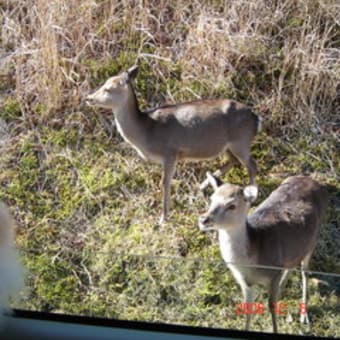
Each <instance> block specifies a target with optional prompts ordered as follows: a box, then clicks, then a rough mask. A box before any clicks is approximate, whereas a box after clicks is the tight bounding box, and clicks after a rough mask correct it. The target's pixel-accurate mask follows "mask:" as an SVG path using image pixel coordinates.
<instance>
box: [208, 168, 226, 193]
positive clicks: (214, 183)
mask: <svg viewBox="0 0 340 340" xmlns="http://www.w3.org/2000/svg"><path fill="white" fill-rule="evenodd" d="M206 176H207V180H208V182H209V184H210V185H211V186H212V187H213V188H214V190H216V189H217V188H218V187H219V186H221V185H222V184H223V183H222V181H221V180H220V179H219V178H217V177H215V176H214V175H213V174H212V173H211V172H209V171H207V173H206Z"/></svg>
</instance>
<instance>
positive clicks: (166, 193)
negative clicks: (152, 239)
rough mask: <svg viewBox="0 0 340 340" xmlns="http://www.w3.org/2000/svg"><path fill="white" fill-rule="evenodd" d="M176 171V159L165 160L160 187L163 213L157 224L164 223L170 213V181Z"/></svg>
mask: <svg viewBox="0 0 340 340" xmlns="http://www.w3.org/2000/svg"><path fill="white" fill-rule="evenodd" d="M175 169H176V157H171V158H167V159H166V160H164V162H163V175H162V186H163V211H162V215H161V218H160V220H159V223H160V224H162V223H164V222H165V221H166V220H167V218H168V214H169V211H170V201H171V180H172V178H173V176H174V173H175Z"/></svg>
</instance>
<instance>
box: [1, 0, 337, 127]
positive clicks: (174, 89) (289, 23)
mask: <svg viewBox="0 0 340 340" xmlns="http://www.w3.org/2000/svg"><path fill="white" fill-rule="evenodd" d="M1 13H2V19H1V22H2V29H1V45H2V51H1V52H2V53H6V54H7V58H6V60H7V62H8V63H9V64H10V65H11V67H10V68H7V73H8V75H9V76H10V77H13V78H14V79H15V82H16V97H17V99H18V100H19V102H20V105H21V108H22V110H23V111H24V112H27V113H30V114H33V115H35V114H38V116H42V117H43V120H44V121H45V120H48V119H50V118H51V117H53V116H54V115H56V114H58V113H59V114H60V112H63V110H67V111H70V110H77V109H78V107H79V104H80V102H81V98H82V97H83V95H84V94H85V93H86V92H87V91H88V89H89V87H90V84H89V83H90V77H91V74H90V69H89V67H88V64H86V61H88V60H95V61H96V63H98V65H100V63H105V62H107V60H111V59H112V60H114V59H115V58H118V57H119V56H120V55H121V54H122V53H124V52H125V53H128V55H127V59H128V60H127V62H126V63H128V64H130V65H132V64H134V63H135V62H141V61H145V62H147V63H148V65H149V66H151V71H150V73H149V74H148V76H149V77H150V76H151V77H152V79H149V80H150V81H152V82H155V83H157V82H164V83H168V84H167V85H169V82H170V80H171V78H172V77H173V74H172V73H171V69H172V68H173V66H174V65H177V66H178V67H179V68H180V70H181V72H180V75H179V77H180V78H179V80H178V81H177V82H176V84H175V86H170V85H169V86H165V88H163V89H161V90H163V93H162V95H163V97H165V98H166V100H167V101H175V100H185V99H189V98H195V97H198V98H200V97H217V96H222V95H223V96H230V97H234V98H237V99H240V100H243V101H246V102H248V103H249V104H251V105H253V106H255V107H256V108H257V109H258V110H259V111H260V112H262V113H263V114H264V115H266V117H267V118H269V119H272V120H271V121H272V122H275V124H279V125H280V126H282V127H285V128H288V129H294V128H295V127H296V122H299V123H301V124H302V125H305V126H308V127H310V126H311V125H313V126H316V124H315V123H318V126H320V123H325V122H327V123H330V122H331V121H332V120H333V121H334V119H333V118H334V115H336V114H339V112H338V111H337V110H338V106H337V104H338V103H337V102H336V99H337V90H338V84H339V77H340V74H339V72H340V71H339V69H340V61H339V60H340V52H339V35H338V33H339V30H338V29H339V20H340V14H339V13H340V5H339V3H338V2H337V1H325V0H319V1H314V0H309V1H302V0H301V1H292V0H285V1H271V2H268V1H264V0H260V1H257V0H256V1H255V0H252V1H246V0H238V1H225V2H223V1H207V2H205V3H204V4H202V3H201V2H200V1H191V2H184V1H181V0H177V1H161V2H160V3H159V2H158V1H157V2H155V1H145V2H142V1H93V0H85V1H80V0H75V1H66V0H64V1H62V0H59V1H47V0H36V1H13V0H12V1H2V5H1ZM130 52H133V54H129V53H130ZM129 58H130V59H129ZM8 63H7V65H8ZM120 67H121V65H119V64H118V65H117V67H116V68H117V71H118V70H119V68H120ZM156 89H157V87H156ZM151 99H154V98H151ZM150 104H151V105H152V103H150Z"/></svg>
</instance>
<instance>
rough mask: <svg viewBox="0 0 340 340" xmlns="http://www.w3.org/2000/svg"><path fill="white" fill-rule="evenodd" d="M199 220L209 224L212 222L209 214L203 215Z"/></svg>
mask: <svg viewBox="0 0 340 340" xmlns="http://www.w3.org/2000/svg"><path fill="white" fill-rule="evenodd" d="M199 220H200V222H201V223H202V224H207V223H209V222H210V217H209V216H208V215H202V216H200V218H199Z"/></svg>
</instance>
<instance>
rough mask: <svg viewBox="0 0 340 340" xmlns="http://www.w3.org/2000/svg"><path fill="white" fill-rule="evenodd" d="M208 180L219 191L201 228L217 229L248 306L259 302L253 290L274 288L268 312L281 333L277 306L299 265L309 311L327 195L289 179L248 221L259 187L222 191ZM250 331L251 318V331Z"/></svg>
mask: <svg viewBox="0 0 340 340" xmlns="http://www.w3.org/2000/svg"><path fill="white" fill-rule="evenodd" d="M207 177H208V180H209V182H210V184H211V185H212V186H213V187H214V189H215V192H214V194H213V195H212V196H211V204H210V207H209V209H208V212H207V213H205V214H204V215H202V216H200V218H199V227H200V229H201V230H202V231H206V230H218V235H219V244H220V250H221V253H222V257H223V259H224V261H225V262H226V263H227V265H228V267H229V269H230V270H231V272H232V274H233V276H234V278H235V280H236V281H237V282H238V284H239V285H240V286H241V289H242V293H243V298H244V300H245V302H246V304H251V303H253V301H254V299H255V295H254V290H253V286H254V285H256V284H261V285H264V286H265V287H267V288H268V289H269V305H268V307H269V310H270V312H271V316H272V324H273V331H274V332H277V323H276V313H275V304H276V302H277V300H278V299H279V296H280V292H281V290H282V288H283V287H284V283H285V281H286V278H287V275H288V273H289V271H290V269H291V268H293V267H295V266H298V265H300V264H301V272H302V285H303V289H302V303H304V304H305V305H304V306H305V307H306V308H307V274H306V272H305V270H306V269H307V267H308V263H309V260H310V258H311V256H312V253H313V250H314V248H315V245H316V243H317V239H318V234H319V229H320V220H321V217H322V214H323V212H324V210H325V205H326V201H327V196H328V194H327V190H326V189H325V187H323V186H322V185H320V184H319V183H318V182H316V181H315V180H313V179H311V178H309V177H304V176H293V177H289V178H287V179H286V180H285V181H283V183H282V184H281V185H280V186H279V187H278V188H277V189H276V190H274V191H273V192H272V193H271V195H270V196H269V197H268V198H267V199H266V200H265V201H264V202H262V204H260V205H259V206H258V207H257V208H256V210H255V211H254V212H253V213H252V214H250V215H248V216H247V212H248V210H249V208H250V204H251V202H253V201H254V200H255V199H256V197H257V187H256V186H247V187H246V188H245V189H242V188H241V187H240V186H238V185H233V184H224V185H221V186H218V182H217V180H216V179H215V178H214V177H213V176H212V175H210V174H209V173H208V174H207ZM266 266H268V267H267V268H266ZM269 267H270V268H269ZM273 267H274V268H273ZM278 267H279V268H278ZM275 268H276V269H275ZM306 310H307V309H306ZM300 321H301V322H302V323H309V319H308V314H307V313H305V314H301V318H300ZM249 326H250V313H247V316H246V329H247V330H248V329H249Z"/></svg>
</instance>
